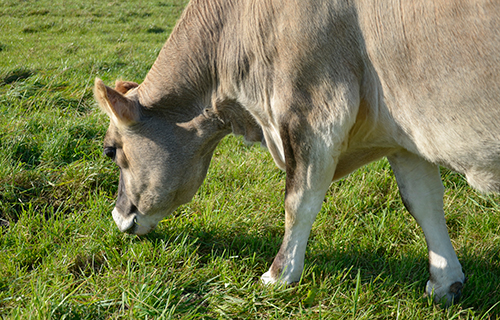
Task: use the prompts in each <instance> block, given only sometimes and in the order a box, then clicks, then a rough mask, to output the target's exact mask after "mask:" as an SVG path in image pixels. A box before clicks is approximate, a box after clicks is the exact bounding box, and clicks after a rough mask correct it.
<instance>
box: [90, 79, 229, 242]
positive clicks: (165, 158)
mask: <svg viewBox="0 0 500 320" xmlns="http://www.w3.org/2000/svg"><path fill="white" fill-rule="evenodd" d="M94 94H95V97H96V100H97V101H98V103H99V106H100V107H101V109H102V110H103V111H104V112H106V113H107V114H108V116H109V118H110V125H109V128H108V131H107V133H106V137H105V139H104V154H105V155H106V156H108V157H109V158H111V159H112V160H113V162H115V163H116V164H117V165H118V167H119V168H120V182H119V187H118V198H117V200H116V205H115V208H114V209H113V219H114V220H115V222H116V224H117V225H118V228H119V229H120V230H121V231H123V232H128V233H132V234H137V235H142V234H146V233H148V232H149V231H151V230H152V229H153V228H155V227H156V225H157V224H158V222H159V221H160V220H162V219H163V218H165V217H166V216H167V215H169V214H170V213H172V211H174V210H175V209H176V208H177V207H178V206H179V205H181V204H183V203H186V202H188V201H190V200H191V198H192V197H193V195H194V194H195V193H196V190H197V189H198V187H199V186H200V185H201V183H202V182H203V179H204V178H205V175H206V172H207V169H208V166H209V163H210V159H211V157H212V154H213V150H214V149H215V147H216V145H217V143H218V142H219V141H220V139H221V138H222V137H223V136H224V135H226V134H227V133H228V129H227V126H226V125H225V124H224V123H223V122H221V120H220V119H219V118H218V117H217V116H216V115H215V113H214V112H213V111H212V110H211V109H206V110H204V109H203V108H192V109H196V110H199V112H194V113H193V112H192V111H191V112H192V114H191V115H190V116H189V117H186V115H185V114H182V112H175V110H174V112H169V110H158V109H155V108H145V107H143V106H142V105H141V104H140V102H139V98H138V85H137V84H135V83H131V82H118V83H117V85H116V88H115V89H112V88H110V87H107V86H105V85H104V83H103V82H102V81H101V80H100V79H96V82H95V88H94ZM160 109H161V108H160ZM171 111H172V110H171ZM193 114H194V115H193Z"/></svg>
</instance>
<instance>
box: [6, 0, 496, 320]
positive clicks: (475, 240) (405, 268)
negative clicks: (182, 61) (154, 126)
mask: <svg viewBox="0 0 500 320" xmlns="http://www.w3.org/2000/svg"><path fill="white" fill-rule="evenodd" d="M185 3H186V1H181V0H156V1H134V0H131V1H128V2H102V1H92V0H90V1H76V0H73V1H61V0H55V1H51V2H49V1H47V0H40V1H37V2H25V1H17V0H16V1H13V0H0V318H2V319H49V318H50V319H128V318H130V319H170V318H174V319H219V318H230V319H497V318H499V317H500V305H499V303H498V301H499V300H500V215H499V209H500V208H499V205H498V203H499V199H500V198H499V197H498V196H484V195H480V194H478V193H477V192H475V191H474V190H472V189H470V188H469V187H468V186H467V185H466V183H465V181H464V180H463V179H462V177H460V176H459V175H458V174H455V173H452V172H449V171H447V170H443V174H442V175H443V179H444V181H445V186H446V187H447V188H446V196H445V207H446V212H447V220H448V226H449V230H450V235H451V238H452V242H453V244H454V246H455V248H456V250H457V253H458V256H459V259H460V260H461V262H462V265H463V267H464V270H465V272H466V274H467V276H468V277H469V282H468V283H467V284H466V286H465V291H464V296H463V299H462V301H461V302H460V304H458V305H455V306H453V307H451V308H449V309H448V310H444V309H442V308H441V307H440V306H438V305H433V304H432V303H430V302H429V301H428V300H427V299H425V298H422V294H423V290H424V286H425V282H426V281H427V277H428V272H427V253H426V246H425V239H424V237H423V234H422V232H421V230H420V228H419V227H418V225H417V224H416V223H415V221H414V220H413V218H412V217H411V216H410V215H409V214H408V213H407V212H406V211H405V209H404V207H403V205H402V203H401V201H400V199H399V196H398V192H397V186H396V183H395V180H394V178H393V175H392V173H391V170H390V167H389V165H388V163H387V161H385V160H381V161H379V162H376V163H373V164H371V165H369V166H367V167H364V168H362V169H360V170H358V171H357V172H355V173H353V174H352V175H350V176H349V177H348V178H346V179H344V180H342V181H340V182H338V183H335V184H333V185H332V187H331V188H330V191H329V192H328V195H327V199H326V201H325V203H324V206H323V209H322V211H321V212H320V213H319V215H318V218H317V220H316V222H315V224H314V227H313V231H312V233H311V238H310V242H309V246H308V250H307V255H306V268H305V272H304V275H303V279H302V280H301V282H300V283H299V284H297V285H294V286H289V287H279V286H263V285H261V284H260V283H259V282H258V279H259V276H260V275H261V274H262V273H263V272H265V271H266V270H267V269H268V268H269V266H270V264H271V262H272V259H273V258H274V255H275V254H276V253H277V251H278V248H279V245H280V243H281V237H282V235H283V223H284V221H283V220H284V219H283V218H284V217H283V215H284V213H283V212H284V209H283V197H284V180H285V175H284V173H283V172H281V171H279V170H278V169H277V168H276V167H275V166H274V164H273V161H272V159H271V157H270V155H269V154H268V153H267V151H265V150H264V149H262V148H260V147H259V146H246V145H245V144H244V143H243V142H242V140H241V139H239V138H235V137H233V136H229V137H227V138H225V139H224V140H223V141H222V142H221V144H220V145H219V147H218V149H217V151H216V154H215V155H214V159H213V161H212V164H211V167H210V170H209V173H208V176H207V179H206V180H205V182H204V184H203V185H202V187H201V188H200V190H199V192H198V193H197V194H196V196H195V198H194V199H193V201H192V202H191V203H189V204H187V205H184V206H182V207H181V208H179V209H178V210H177V211H176V212H175V214H174V215H173V216H172V217H169V218H167V219H165V220H164V221H163V222H161V223H160V225H159V227H158V228H157V229H156V230H155V231H154V232H153V233H151V234H149V235H147V236H143V237H136V236H129V235H125V234H122V233H120V232H119V231H118V229H117V228H116V226H115V225H114V223H113V221H112V219H111V214H110V212H111V209H112V207H113V202H114V198H115V196H116V191H117V180H118V172H117V171H118V170H117V168H116V167H115V166H114V165H113V164H112V163H110V162H109V161H107V160H106V159H105V157H103V156H102V155H101V153H102V150H101V143H102V139H103V135H104V133H105V131H106V127H107V121H108V120H107V118H106V116H105V115H103V114H102V113H101V112H100V111H98V110H97V108H96V107H95V104H94V101H93V98H92V84H93V79H94V77H96V76H99V77H101V78H103V79H104V80H105V81H106V82H108V83H112V82H113V81H114V80H115V79H117V78H123V79H126V80H132V81H137V82H140V81H141V80H142V79H143V78H144V76H145V75H146V73H147V72H148V70H149V68H150V66H151V65H152V63H153V62H154V60H155V59H156V56H157V55H158V52H159V50H160V49H161V47H162V45H163V43H164V42H165V40H166V38H167V36H168V33H169V32H170V31H171V30H172V27H173V26H174V23H175V21H176V19H177V18H178V16H179V15H180V12H181V11H182V8H183V7H184V5H185Z"/></svg>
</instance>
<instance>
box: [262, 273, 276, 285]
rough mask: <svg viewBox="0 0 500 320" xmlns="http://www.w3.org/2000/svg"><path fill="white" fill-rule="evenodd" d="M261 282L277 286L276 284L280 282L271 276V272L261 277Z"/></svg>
mask: <svg viewBox="0 0 500 320" xmlns="http://www.w3.org/2000/svg"><path fill="white" fill-rule="evenodd" d="M260 281H261V282H262V283H263V284H266V285H267V284H275V283H276V282H278V280H276V279H275V278H273V276H272V275H271V271H268V272H266V273H264V274H263V275H262V276H261V277H260Z"/></svg>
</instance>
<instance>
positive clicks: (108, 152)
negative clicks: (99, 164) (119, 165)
mask: <svg viewBox="0 0 500 320" xmlns="http://www.w3.org/2000/svg"><path fill="white" fill-rule="evenodd" d="M104 155H105V156H106V157H108V158H110V159H112V160H114V159H115V156H116V148H115V147H105V148H104Z"/></svg>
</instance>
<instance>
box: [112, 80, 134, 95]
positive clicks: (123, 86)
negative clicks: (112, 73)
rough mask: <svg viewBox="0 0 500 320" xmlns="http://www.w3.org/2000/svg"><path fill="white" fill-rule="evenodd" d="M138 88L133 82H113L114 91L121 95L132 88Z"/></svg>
mask: <svg viewBox="0 0 500 320" xmlns="http://www.w3.org/2000/svg"><path fill="white" fill-rule="evenodd" d="M138 86H139V84H138V83H135V82H132V81H120V80H116V82H115V90H116V91H118V92H120V93H122V94H125V93H127V92H128V91H129V90H132V89H134V88H137V87H138Z"/></svg>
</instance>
